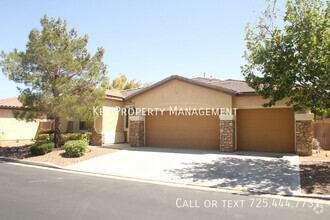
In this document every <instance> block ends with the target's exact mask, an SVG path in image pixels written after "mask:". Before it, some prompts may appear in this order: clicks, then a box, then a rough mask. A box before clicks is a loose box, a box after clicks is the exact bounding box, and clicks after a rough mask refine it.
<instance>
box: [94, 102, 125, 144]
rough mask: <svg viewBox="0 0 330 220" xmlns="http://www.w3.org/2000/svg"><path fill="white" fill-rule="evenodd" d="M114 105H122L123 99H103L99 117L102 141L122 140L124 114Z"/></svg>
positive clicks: (116, 141) (113, 141) (119, 141)
mask: <svg viewBox="0 0 330 220" xmlns="http://www.w3.org/2000/svg"><path fill="white" fill-rule="evenodd" d="M116 106H120V107H124V102H123V101H117V100H110V99H105V100H103V116H102V117H100V119H101V124H102V133H103V135H104V143H106V144H107V143H122V142H124V141H125V140H124V116H122V115H121V114H120V113H119V112H118V109H117V108H116Z"/></svg>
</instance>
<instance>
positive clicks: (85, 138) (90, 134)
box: [83, 132, 92, 144]
mask: <svg viewBox="0 0 330 220" xmlns="http://www.w3.org/2000/svg"><path fill="white" fill-rule="evenodd" d="M91 137H92V132H86V133H84V135H83V138H84V141H86V142H87V143H88V144H89V143H90V142H91Z"/></svg>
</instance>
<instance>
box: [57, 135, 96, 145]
mask: <svg viewBox="0 0 330 220" xmlns="http://www.w3.org/2000/svg"><path fill="white" fill-rule="evenodd" d="M91 135H92V133H91V132H86V133H67V134H61V144H62V145H63V144H65V143H66V142H68V141H77V140H83V141H86V142H87V143H89V141H90V137H91Z"/></svg>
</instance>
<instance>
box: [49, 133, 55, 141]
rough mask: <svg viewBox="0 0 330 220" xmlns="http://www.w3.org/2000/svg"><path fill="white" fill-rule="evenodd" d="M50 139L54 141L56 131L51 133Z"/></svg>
mask: <svg viewBox="0 0 330 220" xmlns="http://www.w3.org/2000/svg"><path fill="white" fill-rule="evenodd" d="M49 140H51V141H54V133H52V134H50V135H49Z"/></svg>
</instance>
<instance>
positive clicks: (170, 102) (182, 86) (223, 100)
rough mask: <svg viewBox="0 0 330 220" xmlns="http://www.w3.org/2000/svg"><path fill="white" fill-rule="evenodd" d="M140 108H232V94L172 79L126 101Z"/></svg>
mask: <svg viewBox="0 0 330 220" xmlns="http://www.w3.org/2000/svg"><path fill="white" fill-rule="evenodd" d="M132 103H135V107H139V108H165V109H166V110H169V107H170V106H172V107H175V106H177V107H178V108H181V107H182V108H212V107H213V108H230V107H232V97H231V95H228V94H225V93H221V92H219V91H216V90H212V89H207V88H203V87H201V86H197V85H193V84H190V83H186V82H182V81H179V80H172V81H169V82H168V83H165V84H163V85H160V86H159V87H156V88H154V89H152V90H150V91H147V92H145V93H143V94H141V95H138V96H136V97H133V98H132V99H131V100H128V101H126V102H125V104H126V105H129V104H132Z"/></svg>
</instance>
